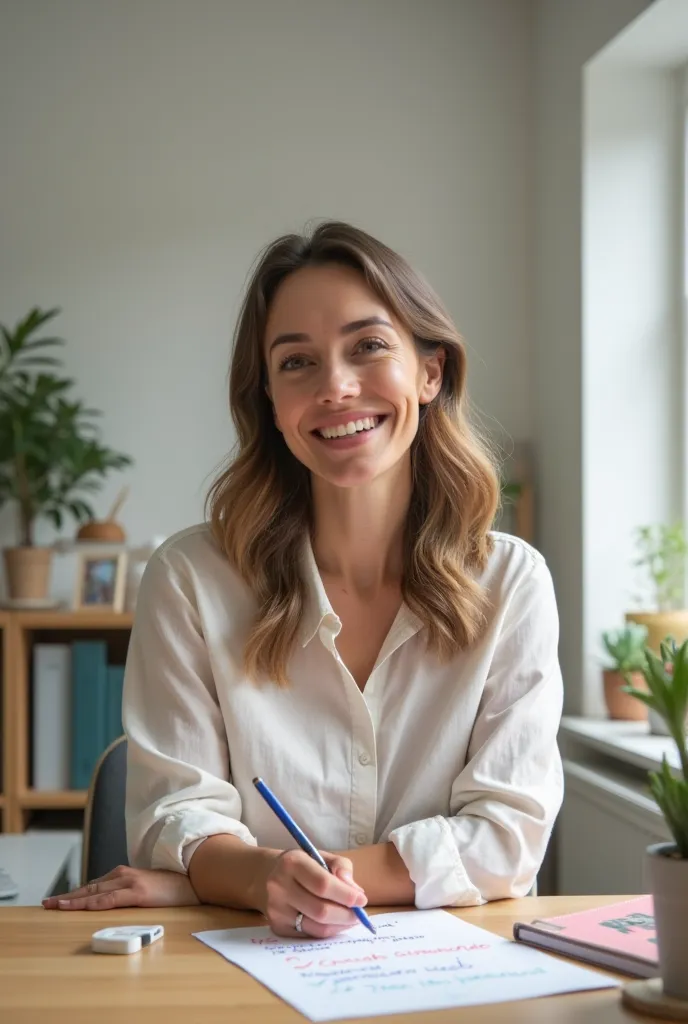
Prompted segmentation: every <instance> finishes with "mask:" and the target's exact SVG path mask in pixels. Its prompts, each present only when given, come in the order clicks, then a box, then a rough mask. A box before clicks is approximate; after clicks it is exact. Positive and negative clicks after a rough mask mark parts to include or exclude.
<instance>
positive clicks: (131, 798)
mask: <svg viewBox="0 0 688 1024" xmlns="http://www.w3.org/2000/svg"><path fill="white" fill-rule="evenodd" d="M493 537H494V549H493V551H492V553H491V555H490V558H489V562H488V565H487V567H486V569H485V571H484V573H483V575H482V579H481V582H482V585H483V586H484V587H485V588H486V589H487V593H488V596H489V610H488V621H487V626H486V628H485V630H484V632H483V634H482V635H481V637H480V639H479V640H478V641H477V642H476V643H474V644H473V645H472V646H471V647H470V648H469V649H468V650H465V651H462V652H461V653H460V654H458V655H457V656H456V657H454V658H452V660H450V661H448V662H444V663H443V662H442V661H440V659H439V658H438V657H436V656H435V654H433V653H432V652H431V651H429V650H428V649H427V646H426V642H425V629H424V627H423V625H422V623H421V622H420V620H419V619H418V618H417V616H415V615H414V614H413V613H412V612H411V611H410V609H409V608H408V607H407V606H406V605H405V604H402V607H401V608H400V610H399V613H398V615H397V618H396V620H395V622H394V624H393V625H392V628H391V630H390V632H389V635H388V636H387V638H386V640H385V642H384V644H383V646H382V649H381V651H380V653H379V655H378V658H377V661H376V663H375V667H374V668H373V671H372V673H371V675H370V678H369V679H368V681H367V683H366V686H365V689H364V691H363V692H361V690H360V689H359V687H358V686H357V684H356V682H355V680H354V679H353V677H352V676H351V674H350V673H349V671H348V670H347V668H346V666H345V664H344V662H343V661H342V660H341V658H340V657H339V655H338V653H337V646H336V638H337V634H338V632H339V630H340V628H341V623H340V620H339V619H338V617H337V615H335V613H334V611H333V609H332V606H331V604H330V602H329V600H328V598H327V594H326V592H325V589H324V587H323V584H322V581H321V579H320V575H319V573H318V569H317V566H316V564H315V560H314V558H313V553H312V549H311V547H310V544H306V545H305V546H304V557H303V571H304V574H305V578H306V580H307V585H308V602H307V608H306V612H305V614H304V618H303V621H302V624H301V630H300V635H299V639H298V641H297V643H296V644H295V648H294V650H293V652H292V654H291V656H290V660H289V662H288V675H289V679H290V686H289V688H288V689H281V688H278V687H277V686H276V685H274V684H271V683H267V684H262V685H256V684H255V683H253V682H251V681H249V680H248V679H247V678H246V676H245V674H244V672H243V669H242V652H243V647H244V640H245V637H246V635H247V632H248V630H249V628H250V625H251V622H252V620H253V618H254V615H255V601H254V599H253V597H252V595H251V593H250V591H249V589H248V587H247V586H246V585H245V583H244V582H243V581H242V580H241V579H240V578H239V576H238V575H237V573H236V572H235V571H234V570H233V569H232V568H231V567H230V565H229V563H228V562H227V560H226V558H225V556H224V555H223V554H222V552H221V551H220V549H219V548H218V546H217V545H216V543H215V541H214V540H213V538H212V535H211V534H210V531H209V529H208V527H207V526H205V525H200V526H195V527H192V528H190V529H188V530H185V531H183V532H182V533H180V534H177V535H176V536H174V537H172V538H170V539H169V540H168V541H166V542H165V544H163V546H162V547H161V548H159V549H158V550H157V551H156V552H155V554H154V555H153V557H152V558H151V560H150V562H149V563H148V565H147V567H146V571H145V573H144V576H143V580H142V583H141V587H140V591H139V596H138V601H137V608H136V615H135V622H134V627H133V630H132V636H131V642H130V646H129V654H128V659H127V667H126V677H125V689H124V709H123V720H124V726H125V731H126V734H127V737H128V770H127V803H126V819H127V835H128V846H129V858H130V863H132V864H133V865H135V866H139V867H154V868H167V869H172V870H175V871H182V872H183V871H184V870H185V869H186V866H187V865H188V860H189V856H190V854H192V853H193V851H194V850H195V848H196V846H197V845H198V841H199V840H201V841H202V840H203V839H204V838H205V837H207V836H211V835H216V834H219V833H228V834H231V835H235V836H238V837H239V838H240V839H242V840H243V841H244V842H246V843H251V844H258V845H260V846H270V847H275V848H278V849H288V848H291V847H293V846H294V845H295V844H294V841H293V840H292V838H291V836H290V835H289V833H288V832H287V831H286V830H285V829H284V827H283V826H282V824H281V823H280V822H279V820H278V819H277V817H276V816H275V815H274V813H273V812H272V811H271V810H270V809H269V808H268V806H267V805H266V804H265V803H264V801H263V799H262V798H261V796H260V794H259V793H258V792H257V791H256V789H255V787H254V786H253V784H252V780H253V778H254V777H255V776H257V775H260V776H262V777H263V778H264V780H265V781H266V782H267V784H268V785H269V786H270V787H271V788H272V789H273V791H274V792H275V793H276V794H277V796H278V797H279V799H280V800H281V801H282V803H283V804H284V805H285V806H286V808H287V810H288V811H289V812H290V813H291V815H292V817H293V818H294V819H295V820H296V822H297V823H298V824H299V825H300V826H301V827H302V828H303V830H304V831H305V832H306V834H307V835H308V836H309V838H310V839H311V840H312V841H313V842H314V843H315V845H316V846H317V847H319V848H320V849H323V850H345V849H352V848H355V847H360V846H366V845H368V844H372V843H382V842H385V841H391V842H392V843H394V845H395V846H396V848H397V850H398V852H399V854H400V856H401V858H402V859H403V861H404V863H405V865H406V867H407V868H408V871H409V874H410V876H411V879H412V880H413V882H414V884H415V892H416V896H415V902H416V906H418V907H421V908H430V907H440V906H469V905H472V904H479V903H482V902H484V901H486V900H493V899H500V898H502V897H510V896H523V895H524V894H525V893H526V892H527V891H528V890H529V889H530V887H531V886H532V884H533V881H534V879H535V877H536V874H537V871H538V869H539V867H540V864H541V862H542V858H543V856H544V853H545V849H546V846H547V841H548V838H549V835H550V832H551V829H552V826H553V823H554V820H555V817H556V815H557V813H558V811H559V808H560V805H561V801H562V795H563V781H562V770H561V759H560V756H559V751H558V749H557V740H556V737H557V731H558V727H559V721H560V716H561V706H562V680H561V673H560V669H559V664H558V657H557V643H558V618H557V610H556V603H555V598H554V592H553V587H552V581H551V577H550V574H549V571H548V569H547V567H546V564H545V562H544V560H543V558H542V556H541V555H540V554H539V553H538V552H537V551H535V550H534V549H533V548H531V547H530V546H529V545H527V544H526V543H524V542H523V541H521V540H519V539H517V538H515V537H511V536H508V535H505V534H500V533H495V534H493Z"/></svg>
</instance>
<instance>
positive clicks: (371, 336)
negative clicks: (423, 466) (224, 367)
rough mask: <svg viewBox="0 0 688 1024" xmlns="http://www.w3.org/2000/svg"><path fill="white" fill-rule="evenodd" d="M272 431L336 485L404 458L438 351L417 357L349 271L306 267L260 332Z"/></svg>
mask: <svg viewBox="0 0 688 1024" xmlns="http://www.w3.org/2000/svg"><path fill="white" fill-rule="evenodd" d="M264 345H265V360H266V364H267V370H268V393H269V395H270V398H271V401H272V403H273V408H274V414H275V423H276V424H277V427H278V429H279V430H280V431H281V432H282V434H283V436H284V440H285V442H286V444H287V445H288V447H289V449H290V450H291V452H292V453H293V454H294V455H295V456H296V458H297V459H298V460H299V461H300V462H302V463H303V464H304V466H307V467H308V469H310V470H311V472H313V473H316V474H317V475H318V476H319V477H322V478H323V479H325V480H328V481H329V482H331V483H332V484H335V485H337V486H339V487H354V486H359V485H361V484H365V483H367V482H369V481H370V480H373V479H375V478H376V477H378V476H380V475H381V474H383V473H385V472H387V471H388V470H390V469H391V468H392V467H393V466H395V465H396V464H397V463H398V462H399V461H400V460H401V459H402V458H404V457H406V456H407V453H408V451H409V449H410V446H411V442H412V441H413V438H414V437H415V435H416V431H417V429H418V409H419V405H423V404H426V403H427V402H430V401H431V400H432V399H433V398H434V397H435V396H436V395H437V393H438V391H439V389H440V385H441V382H442V366H443V362H444V351H443V350H442V349H438V351H437V353H435V354H433V355H432V356H421V355H420V354H419V353H418V351H417V348H416V345H415V343H414V341H413V339H412V338H411V336H410V334H409V333H408V332H407V331H406V330H405V329H404V328H403V327H402V326H401V324H400V323H399V322H398V321H397V320H396V318H395V317H394V316H393V315H392V314H391V313H390V311H389V310H388V309H387V308H386V307H385V306H384V304H383V303H382V302H381V301H380V299H379V298H378V297H377V296H376V295H375V293H374V292H373V291H371V289H370V288H369V287H368V285H367V284H366V282H365V280H364V278H363V277H362V276H361V275H360V274H359V273H358V272H357V271H355V270H353V269H350V268H349V267H343V266H339V265H336V264H330V265H327V266H321V267H304V268H303V269H302V270H298V271H296V272H295V273H293V274H290V275H289V277H287V278H286V279H285V280H284V281H283V282H282V284H281V285H280V287H279V288H278V290H277V292H276V294H275V296H274V299H273V302H272V306H271V308H270V311H269V315H268V321H267V326H266V331H265V342H264Z"/></svg>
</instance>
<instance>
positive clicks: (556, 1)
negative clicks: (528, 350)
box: [533, 0, 648, 714]
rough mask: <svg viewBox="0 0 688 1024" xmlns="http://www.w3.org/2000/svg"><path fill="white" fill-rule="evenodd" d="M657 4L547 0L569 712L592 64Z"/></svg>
mask: <svg viewBox="0 0 688 1024" xmlns="http://www.w3.org/2000/svg"><path fill="white" fill-rule="evenodd" d="M647 6H648V0H575V3H572V2H571V0H538V4H537V17H536V44H535V45H536V50H535V106H536V155H535V183H536V196H537V198H536V207H535V225H536V230H535V282H536V290H535V295H536V304H535V345H534V350H535V353H534V354H535V362H534V383H533V395H534V408H535V443H536V449H537V453H538V499H539V500H538V512H539V524H540V532H539V538H540V547H541V549H542V551H543V553H544V554H545V557H546V558H547V560H548V562H549V565H550V567H551V569H552V574H553V577H554V582H555V586H556V590H557V600H558V604H559V612H560V618H561V645H560V655H561V663H562V669H563V672H564V679H565V686H566V710H567V711H568V713H570V714H571V713H576V712H580V711H581V710H582V708H583V663H584V657H583V650H584V638H583V510H582V458H583V448H582V438H583V425H582V322H581V266H582V242H581V221H582V122H583V117H582V95H583V65H584V63H585V61H586V60H588V59H589V58H590V57H592V55H593V54H594V53H595V52H596V51H597V50H599V49H600V48H601V47H602V46H603V45H604V44H605V43H606V42H607V41H608V40H609V39H611V38H612V37H613V36H614V35H615V34H616V33H618V32H619V31H620V30H621V29H622V28H624V26H626V25H628V23H629V22H631V21H632V19H633V18H635V17H636V16H637V15H638V14H639V13H640V12H641V11H642V10H643V9H644V8H645V7H647Z"/></svg>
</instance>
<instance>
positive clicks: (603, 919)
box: [514, 896, 659, 978]
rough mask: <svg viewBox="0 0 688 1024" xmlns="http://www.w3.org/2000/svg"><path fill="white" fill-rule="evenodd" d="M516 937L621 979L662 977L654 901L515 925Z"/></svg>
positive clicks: (638, 900) (649, 898)
mask: <svg viewBox="0 0 688 1024" xmlns="http://www.w3.org/2000/svg"><path fill="white" fill-rule="evenodd" d="M514 938H515V939H517V940H518V941H519V942H525V943H527V944H528V945H531V946H538V947H539V948H540V949H546V950H548V951H549V952H551V953H561V954H562V955H563V956H570V957H573V958H574V959H576V960H584V961H586V963H589V964H594V965H595V966H597V967H606V968H608V969H609V970H612V971H619V972H621V973H622V974H632V975H636V976H637V977H640V978H652V977H654V976H655V975H657V974H658V972H659V962H658V954H657V933H656V931H655V919H654V905H653V900H652V896H638V897H636V898H634V899H631V900H623V901H622V902H620V903H610V904H607V906H605V907H595V908H594V909H593V910H581V911H578V912H577V913H574V914H562V915H561V916H560V917H546V918H542V919H541V920H537V919H536V920H534V921H530V922H525V921H519V922H517V923H516V924H515V925H514Z"/></svg>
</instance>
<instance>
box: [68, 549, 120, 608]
mask: <svg viewBox="0 0 688 1024" xmlns="http://www.w3.org/2000/svg"><path fill="white" fill-rule="evenodd" d="M126 575H127V555H126V553H125V552H118V553H117V554H112V555H111V554H108V553H106V552H100V553H99V554H98V553H95V552H94V553H92V554H82V555H80V556H79V562H78V567H77V577H76V587H75V591H74V608H75V609H76V610H77V611H110V612H121V611H123V609H124V593H125V585H126Z"/></svg>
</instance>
